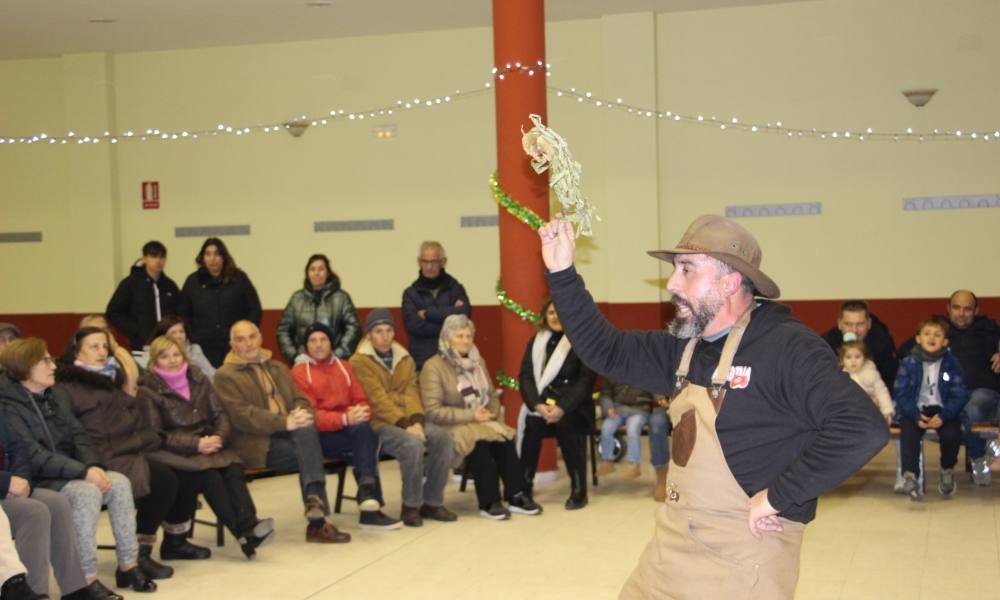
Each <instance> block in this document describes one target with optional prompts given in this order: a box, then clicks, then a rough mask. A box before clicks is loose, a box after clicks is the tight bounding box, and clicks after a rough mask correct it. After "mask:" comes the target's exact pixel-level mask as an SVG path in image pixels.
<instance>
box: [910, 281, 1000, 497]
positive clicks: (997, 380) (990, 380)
mask: <svg viewBox="0 0 1000 600" xmlns="http://www.w3.org/2000/svg"><path fill="white" fill-rule="evenodd" d="M947 309H948V312H947V320H948V322H949V324H950V325H951V326H950V327H949V328H948V350H949V351H951V353H952V354H953V355H954V356H955V358H956V359H958V364H959V365H961V367H962V374H963V375H964V376H965V387H966V389H967V390H968V392H969V402H968V403H967V404H966V405H965V410H964V413H965V419H963V427H966V429H965V432H964V442H965V445H966V456H967V457H968V458H969V459H970V461H971V463H972V464H971V467H972V479H973V481H974V482H975V483H976V484H977V485H989V484H990V480H991V477H990V466H989V461H990V460H991V458H990V457H988V456H986V441H985V440H983V439H982V438H981V437H980V436H979V435H978V434H977V433H974V432H972V430H971V427H969V426H971V425H972V424H974V423H984V422H990V423H997V422H998V421H997V417H998V414H997V404H998V402H1000V352H998V350H1000V325H997V322H996V321H994V320H993V319H991V318H989V317H987V316H985V315H980V314H979V299H978V298H977V297H976V295H975V294H973V293H972V292H970V291H969V290H956V291H955V292H954V293H952V295H951V297H950V298H949V299H948V306H947ZM941 318H942V319H944V318H945V317H943V316H942V317H941ZM915 343H916V340H915V339H913V338H910V339H909V340H907V341H906V342H905V343H903V345H902V346H901V347H900V349H899V355H900V356H906V354H908V353H909V352H910V350H911V349H912V348H913V345H914V344H915Z"/></svg>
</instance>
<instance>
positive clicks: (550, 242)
mask: <svg viewBox="0 0 1000 600" xmlns="http://www.w3.org/2000/svg"><path fill="white" fill-rule="evenodd" d="M538 236H539V237H540V238H542V260H543V261H545V268H546V269H548V270H549V272H550V273H556V272H558V271H565V270H566V269H568V268H570V267H572V266H573V254H574V253H575V251H576V236H575V234H574V233H573V224H572V223H570V222H569V221H563V220H562V219H553V220H551V221H549V222H548V223H546V224H545V225H543V226H542V227H541V228H540V229H539V230H538Z"/></svg>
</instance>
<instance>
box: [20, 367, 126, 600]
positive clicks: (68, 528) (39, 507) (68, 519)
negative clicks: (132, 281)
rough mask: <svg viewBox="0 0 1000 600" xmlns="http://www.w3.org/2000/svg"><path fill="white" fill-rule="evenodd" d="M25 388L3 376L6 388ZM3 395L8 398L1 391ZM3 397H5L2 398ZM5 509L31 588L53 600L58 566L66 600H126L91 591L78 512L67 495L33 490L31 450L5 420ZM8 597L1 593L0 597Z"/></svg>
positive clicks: (95, 588)
mask: <svg viewBox="0 0 1000 600" xmlns="http://www.w3.org/2000/svg"><path fill="white" fill-rule="evenodd" d="M10 385H20V384H19V383H18V382H14V381H11V380H10V379H9V378H7V377H4V376H0V387H6V386H10ZM0 394H3V392H2V391H0ZM0 397H2V396H0ZM0 456H2V457H3V458H2V459H0V463H2V465H0V507H2V508H3V511H0V513H6V515H7V517H8V518H9V520H10V528H11V532H12V533H13V536H14V538H15V541H16V542H15V543H16V547H17V553H18V555H20V557H21V560H22V561H23V562H24V564H25V566H26V567H27V584H28V587H30V588H31V589H32V590H33V592H34V593H37V594H39V595H40V596H47V595H48V592H49V567H50V565H51V567H53V570H54V571H55V575H56V581H57V582H58V584H59V590H60V592H61V593H62V597H63V598H69V599H71V600H73V599H86V598H120V596H117V595H115V594H111V595H108V594H106V593H104V592H103V591H102V590H101V589H100V587H99V586H97V585H95V586H94V588H93V589H91V588H90V587H89V586H88V585H87V580H86V578H85V577H84V576H83V570H82V569H81V568H80V555H79V553H78V552H77V550H76V531H75V529H74V526H73V512H72V508H71V507H70V505H69V501H68V500H67V499H66V497H65V496H63V495H62V494H60V493H59V492H55V491H53V490H47V489H43V488H34V489H32V485H31V470H32V469H31V457H30V456H29V454H28V445H27V444H26V443H25V442H24V441H23V440H21V439H20V438H19V437H17V436H15V435H13V434H11V433H10V430H9V429H8V427H7V424H6V420H5V419H4V418H2V417H0ZM5 597H6V596H4V595H2V594H0V598H5Z"/></svg>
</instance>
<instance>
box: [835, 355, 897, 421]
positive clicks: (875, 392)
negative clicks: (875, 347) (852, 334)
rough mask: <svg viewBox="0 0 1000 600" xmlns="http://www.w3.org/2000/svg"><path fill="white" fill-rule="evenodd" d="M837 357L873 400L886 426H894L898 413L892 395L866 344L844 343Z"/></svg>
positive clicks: (846, 371) (845, 369)
mask: <svg viewBox="0 0 1000 600" xmlns="http://www.w3.org/2000/svg"><path fill="white" fill-rule="evenodd" d="M837 355H838V357H839V359H840V366H841V367H842V368H843V369H844V372H845V373H847V374H848V375H850V376H851V379H853V380H854V382H855V383H857V384H858V385H860V386H861V389H863V390H864V391H865V393H866V394H868V397H869V398H871V399H872V402H874V403H875V406H877V407H878V409H879V412H881V413H882V416H883V417H885V424H886V425H892V418H893V416H894V415H895V413H896V411H895V409H893V407H892V395H890V394H889V388H887V387H885V383H883V382H882V377H881V376H880V375H879V374H878V370H877V369H876V368H875V363H873V362H872V360H871V355H870V354H869V353H868V347H867V346H865V343H864V342H862V341H860V340H855V341H853V342H844V343H843V344H842V345H841V346H840V350H838V352H837Z"/></svg>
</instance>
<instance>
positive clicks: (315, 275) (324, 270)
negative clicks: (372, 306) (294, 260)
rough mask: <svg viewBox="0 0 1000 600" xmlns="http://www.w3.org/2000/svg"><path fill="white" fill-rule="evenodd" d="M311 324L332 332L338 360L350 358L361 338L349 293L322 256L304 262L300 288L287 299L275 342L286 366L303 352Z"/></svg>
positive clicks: (332, 341) (359, 327)
mask: <svg viewBox="0 0 1000 600" xmlns="http://www.w3.org/2000/svg"><path fill="white" fill-rule="evenodd" d="M313 323H322V324H323V325H326V326H327V327H329V328H330V331H331V332H333V338H332V339H331V340H330V343H332V344H333V353H334V355H336V357H337V358H340V359H343V360H347V359H349V358H351V355H352V354H354V348H355V347H356V346H357V345H358V339H359V338H360V337H361V325H360V323H358V313H357V311H355V309H354V302H352V301H351V296H350V294H348V293H347V292H345V291H344V290H343V289H342V288H341V287H340V278H339V277H337V274H336V273H334V272H333V270H332V269H331V268H330V259H328V258H327V257H326V255H325V254H313V255H312V256H310V257H309V260H308V261H306V279H305V283H304V284H303V288H302V289H301V290H298V291H296V292H295V293H294V294H292V297H291V298H289V300H288V304H287V305H286V306H285V312H284V313H283V314H282V315H281V320H280V321H279V322H278V343H279V344H280V346H281V354H282V355H283V356H284V357H285V359H286V360H287V361H288V364H292V363H293V362H295V357H296V356H298V355H300V354H303V353H305V351H306V336H305V331H306V328H307V327H309V326H310V325H312V324H313Z"/></svg>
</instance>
